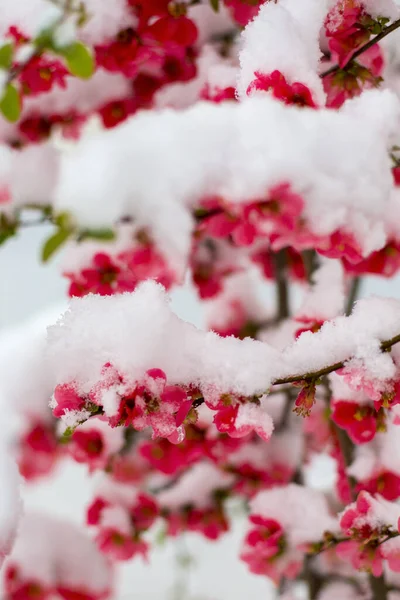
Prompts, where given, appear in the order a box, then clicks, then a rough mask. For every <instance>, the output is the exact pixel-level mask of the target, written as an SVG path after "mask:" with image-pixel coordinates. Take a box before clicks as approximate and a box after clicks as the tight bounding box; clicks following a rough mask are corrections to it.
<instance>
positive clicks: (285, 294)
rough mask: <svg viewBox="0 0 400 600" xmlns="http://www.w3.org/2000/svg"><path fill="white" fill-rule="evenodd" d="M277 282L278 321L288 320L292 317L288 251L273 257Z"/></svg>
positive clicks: (279, 252) (282, 251)
mask: <svg viewBox="0 0 400 600" xmlns="http://www.w3.org/2000/svg"><path fill="white" fill-rule="evenodd" d="M273 260H274V266H275V281H276V294H277V297H276V300H277V321H282V320H283V319H287V318H288V317H289V315H290V308H289V288H288V284H287V278H286V263H287V261H286V250H285V249H283V250H279V251H278V252H277V253H276V254H274V255H273Z"/></svg>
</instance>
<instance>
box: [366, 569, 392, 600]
mask: <svg viewBox="0 0 400 600" xmlns="http://www.w3.org/2000/svg"><path fill="white" fill-rule="evenodd" d="M368 581H369V585H370V586H371V592H372V600H387V597H388V588H387V585H386V581H385V576H384V575H383V574H382V575H381V576H380V577H374V576H373V575H370V576H369V578H368Z"/></svg>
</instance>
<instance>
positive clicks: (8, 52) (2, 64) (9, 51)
mask: <svg viewBox="0 0 400 600" xmlns="http://www.w3.org/2000/svg"><path fill="white" fill-rule="evenodd" d="M12 55H13V45H12V44H11V42H10V43H9V44H4V46H1V48H0V69H8V68H9V67H10V66H11V62H12Z"/></svg>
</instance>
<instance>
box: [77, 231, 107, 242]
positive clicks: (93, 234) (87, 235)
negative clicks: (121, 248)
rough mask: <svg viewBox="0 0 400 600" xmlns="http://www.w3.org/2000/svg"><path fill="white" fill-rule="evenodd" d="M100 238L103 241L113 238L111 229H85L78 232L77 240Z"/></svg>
mask: <svg viewBox="0 0 400 600" xmlns="http://www.w3.org/2000/svg"><path fill="white" fill-rule="evenodd" d="M87 239H89V240H101V241H104V242H108V241H112V240H114V239H115V233H114V231H113V230H112V229H85V230H84V231H81V232H80V234H79V240H80V241H83V240H87Z"/></svg>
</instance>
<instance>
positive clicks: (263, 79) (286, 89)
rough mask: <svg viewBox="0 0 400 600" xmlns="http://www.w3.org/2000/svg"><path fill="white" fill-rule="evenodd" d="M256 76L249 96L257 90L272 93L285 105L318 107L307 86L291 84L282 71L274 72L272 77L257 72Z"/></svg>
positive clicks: (248, 91)
mask: <svg viewBox="0 0 400 600" xmlns="http://www.w3.org/2000/svg"><path fill="white" fill-rule="evenodd" d="M254 75H255V79H254V80H253V81H252V82H251V83H250V85H249V87H248V88H247V95H250V94H251V93H252V92H253V91H255V90H256V91H265V92H269V91H270V92H271V93H272V95H273V96H274V98H277V99H278V100H282V101H283V102H284V103H285V104H297V105H299V106H308V107H310V108H316V107H317V105H316V104H315V102H314V100H313V97H312V94H311V91H310V90H309V88H308V87H307V86H306V85H304V84H302V83H299V82H294V83H292V84H289V83H288V82H287V81H286V78H285V76H284V75H283V73H281V72H280V71H273V72H272V73H271V74H270V75H266V74H265V73H261V72H259V71H256V72H255V73H254Z"/></svg>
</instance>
